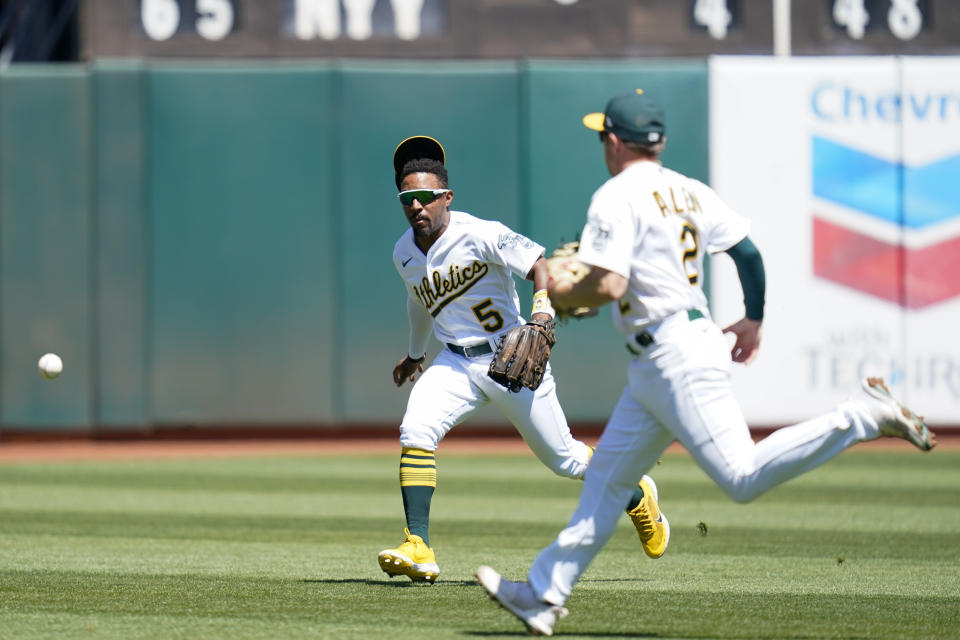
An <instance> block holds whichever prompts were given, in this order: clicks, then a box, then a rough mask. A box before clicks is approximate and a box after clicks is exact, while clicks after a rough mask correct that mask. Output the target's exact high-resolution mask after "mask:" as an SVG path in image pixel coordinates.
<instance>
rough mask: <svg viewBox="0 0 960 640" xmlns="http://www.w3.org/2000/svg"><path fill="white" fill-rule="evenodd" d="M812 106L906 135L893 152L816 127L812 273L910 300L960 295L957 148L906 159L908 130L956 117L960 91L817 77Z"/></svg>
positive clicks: (836, 120)
mask: <svg viewBox="0 0 960 640" xmlns="http://www.w3.org/2000/svg"><path fill="white" fill-rule="evenodd" d="M812 107H813V111H814V114H815V115H817V116H818V117H819V118H820V119H821V120H822V121H824V122H828V123H830V124H843V122H844V121H849V122H856V121H863V120H865V119H872V120H873V122H874V123H877V124H881V125H883V124H889V125H890V127H889V128H888V129H887V131H890V132H891V134H893V133H896V132H897V131H899V132H900V135H901V136H902V137H903V139H904V140H905V142H904V143H901V146H900V147H899V148H896V151H895V152H894V153H893V156H894V158H895V159H893V160H891V159H890V157H889V156H888V157H886V158H885V157H881V156H880V155H878V154H876V153H868V152H866V151H863V150H862V149H858V148H855V147H854V146H852V145H851V143H850V136H849V135H848V136H846V138H845V142H844V143H841V142H839V141H837V140H836V139H831V138H828V137H825V136H822V135H816V134H815V135H813V140H812V156H811V157H812V165H813V166H812V189H813V195H814V197H815V201H814V202H815V205H814V206H815V207H816V209H815V212H814V215H813V252H814V255H813V263H814V273H815V275H816V276H817V277H820V278H824V279H826V280H831V281H833V282H835V283H838V284H841V285H844V286H846V287H850V288H852V289H856V290H859V291H862V292H864V293H867V294H870V295H872V296H875V297H878V298H882V299H884V300H887V301H889V302H892V303H894V304H897V305H900V306H901V307H906V308H910V309H920V308H923V307H927V306H929V305H933V304H937V303H940V302H943V301H945V300H949V299H951V298H955V297H957V296H960V278H958V277H956V274H957V273H958V271H960V149H957V150H956V151H954V152H952V153H949V152H948V153H946V154H942V153H941V154H940V155H939V157H935V158H934V159H927V160H926V161H924V162H914V163H908V162H905V161H904V160H903V158H904V157H905V155H906V154H905V153H904V148H905V147H906V145H907V144H910V143H911V140H910V139H909V137H908V136H907V135H906V132H908V131H910V130H916V128H917V127H923V126H925V125H926V126H932V125H938V126H944V124H945V123H946V124H948V125H949V124H950V123H951V121H952V122H960V96H958V95H953V94H942V95H941V94H938V93H935V92H914V93H904V94H900V93H896V92H876V93H873V94H869V93H867V92H865V91H861V90H857V89H855V88H853V87H849V86H843V85H838V84H823V85H821V86H819V87H817V89H816V90H815V91H814V94H813V96H812ZM903 120H907V121H908V123H909V125H910V126H909V127H905V126H904V122H903ZM954 130H960V127H958V128H957V129H954ZM891 139H895V138H891ZM957 146H958V147H960V139H958V140H957ZM913 148H914V149H915V150H916V148H917V144H916V143H914V147H913ZM920 150H921V151H922V149H920ZM921 155H922V154H921Z"/></svg>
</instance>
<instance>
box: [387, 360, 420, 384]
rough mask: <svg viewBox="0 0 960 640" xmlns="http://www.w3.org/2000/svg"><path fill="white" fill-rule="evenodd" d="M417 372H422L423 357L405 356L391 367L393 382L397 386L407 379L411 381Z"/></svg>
mask: <svg viewBox="0 0 960 640" xmlns="http://www.w3.org/2000/svg"><path fill="white" fill-rule="evenodd" d="M418 372H419V373H423V358H420V359H419V360H414V359H413V358H411V357H410V356H406V357H405V358H404V359H403V360H401V361H400V362H398V363H397V364H396V366H395V367H394V368H393V383H394V384H395V385H397V386H398V387H399V386H401V385H402V384H403V383H404V382H406V381H407V380H409V381H410V382H413V379H414V377H415V376H416V374H417V373H418Z"/></svg>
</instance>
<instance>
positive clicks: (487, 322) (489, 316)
mask: <svg viewBox="0 0 960 640" xmlns="http://www.w3.org/2000/svg"><path fill="white" fill-rule="evenodd" d="M492 304H493V300H491V299H490V298H487V299H486V300H484V301H483V302H481V303H479V304H475V305H473V306H472V307H470V308H471V309H473V315H475V316H477V320H479V321H480V326H481V327H483V329H484V331H486V332H487V333H496V332H497V331H499V330H500V329H501V328H503V316H502V315H500V312H499V311H497V310H496V309H489V310H487V307H489V306H491V305H492Z"/></svg>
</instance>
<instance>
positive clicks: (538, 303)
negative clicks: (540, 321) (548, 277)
mask: <svg viewBox="0 0 960 640" xmlns="http://www.w3.org/2000/svg"><path fill="white" fill-rule="evenodd" d="M533 313H545V314H547V315H548V316H550V317H551V318H552V317H554V316H555V315H556V312H555V311H554V310H553V305H551V304H550V296H549V295H547V290H546V289H540V290H539V291H537V292H536V293H534V294H533ZM531 315H533V314H531Z"/></svg>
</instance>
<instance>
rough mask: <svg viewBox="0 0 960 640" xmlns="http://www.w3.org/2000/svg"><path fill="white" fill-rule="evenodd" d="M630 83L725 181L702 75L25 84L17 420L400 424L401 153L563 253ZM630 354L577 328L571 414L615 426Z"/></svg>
mask: <svg viewBox="0 0 960 640" xmlns="http://www.w3.org/2000/svg"><path fill="white" fill-rule="evenodd" d="M634 87H643V88H645V89H646V90H647V91H648V92H650V93H652V94H654V95H656V96H657V97H658V98H660V99H661V100H662V101H663V102H664V103H665V104H666V107H667V111H668V115H669V122H668V127H669V137H670V141H671V142H670V146H669V149H668V151H667V153H666V154H665V157H664V161H665V163H666V164H667V165H668V166H671V167H674V168H677V169H679V170H681V171H684V172H686V173H688V174H690V175H693V176H695V177H699V178H702V179H706V177H707V167H708V157H707V144H708V140H707V75H706V63H705V61H658V62H655V63H641V62H623V61H616V62H590V63H584V62H573V61H571V62H553V61H551V62H540V61H527V62H485V63H473V62H471V63H465V62H462V63H454V62H389V63H388V62H376V63H375V62H336V63H318V62H297V63H274V62H271V63H266V62H264V63H245V64H223V63H219V64H214V63H202V64H201V63H186V62H181V63H169V64H168V63H163V64H158V63H140V62H99V63H96V64H93V65H90V66H66V65H59V66H50V67H45V66H17V65H14V66H12V67H8V68H7V70H5V71H2V72H0V428H2V429H6V430H17V431H53V430H55V431H65V430H66V431H75V432H98V433H99V432H108V431H115V430H123V431H128V430H131V429H133V430H143V431H148V430H151V429H154V428H156V427H164V426H170V425H198V426H220V425H228V426H233V427H235V426H245V425H249V426H257V427H261V426H269V425H277V426H288V425H311V426H312V425H332V426H344V425H351V424H357V425H359V424H384V425H389V424H396V423H398V421H399V419H400V417H401V416H402V413H403V410H404V406H405V404H406V398H407V388H404V389H399V390H398V389H396V388H395V387H394V386H393V384H392V382H391V378H390V372H391V370H392V368H393V365H394V363H395V362H396V361H397V360H398V359H399V358H400V357H402V356H403V354H404V353H405V350H406V345H407V338H406V334H407V330H406V317H405V311H404V301H405V295H406V294H405V292H404V289H403V287H402V285H401V283H400V280H399V278H398V277H397V275H396V273H395V271H394V269H393V264H392V259H391V255H392V248H393V244H394V242H395V241H396V239H397V237H398V236H399V235H400V234H401V233H402V232H403V231H404V230H405V228H406V223H405V221H404V219H403V217H402V215H401V211H400V207H399V205H398V204H397V201H396V198H395V195H394V194H395V192H396V189H395V186H394V184H393V172H392V165H391V156H392V153H393V149H394V147H395V146H396V144H397V143H398V142H399V141H400V140H401V139H403V138H404V137H406V136H409V135H415V134H429V135H433V136H435V137H437V138H438V139H439V140H441V142H443V144H444V145H445V147H446V150H447V154H448V163H447V164H448V169H449V171H450V177H451V186H452V188H453V189H454V190H455V193H456V196H455V200H454V205H455V208H457V209H460V210H464V211H468V212H470V213H473V214H474V215H477V216H480V217H483V218H495V219H499V220H501V221H503V222H504V223H506V224H507V225H509V226H512V227H514V228H515V229H517V230H519V231H521V232H524V233H526V234H528V235H530V236H531V237H532V238H534V239H535V240H537V241H539V242H541V243H542V244H545V245H547V246H552V245H554V244H555V243H557V242H559V241H560V240H561V239H568V240H569V239H572V238H573V237H574V236H575V235H576V234H577V232H578V230H579V228H580V226H581V225H582V222H583V218H584V211H585V208H586V205H587V203H588V200H589V197H590V194H591V193H592V191H593V190H594V189H595V188H596V187H597V186H598V185H599V184H600V183H601V182H602V181H603V180H604V179H605V178H606V177H607V176H606V170H605V168H604V164H603V160H602V156H601V152H600V147H599V144H598V142H597V139H596V136H595V135H594V134H593V133H591V132H589V131H587V130H586V129H584V128H583V127H582V126H581V125H580V118H581V116H582V115H583V114H584V113H587V112H589V111H595V110H602V108H603V106H604V104H605V102H606V100H607V98H608V97H610V96H611V95H613V94H614V93H618V92H621V91H626V90H631V89H633V88H634ZM529 293H530V287H529V286H528V285H527V284H526V283H522V284H521V297H522V299H524V300H527V299H529ZM524 304H525V305H526V303H524ZM438 348H439V346H438V345H436V344H434V345H433V346H432V347H431V353H436V351H437V349H438ZM46 351H54V352H57V353H59V354H61V355H62V356H63V359H64V363H65V371H64V373H63V375H61V376H60V377H59V378H58V379H56V380H54V381H45V380H43V379H42V378H41V377H40V376H39V375H38V374H37V370H36V360H37V359H38V358H39V357H40V355H41V354H43V353H44V352H46ZM625 357H626V353H625V351H624V349H623V346H622V344H621V343H620V341H619V340H618V339H617V338H616V336H615V335H614V333H613V331H612V330H611V327H610V324H609V315H608V314H607V313H605V314H601V317H600V318H597V319H594V320H591V321H587V322H582V323H577V324H571V325H569V326H566V327H563V328H562V329H561V330H560V342H559V344H558V347H557V348H556V350H555V351H554V356H553V357H552V361H553V368H554V375H555V377H556V378H557V381H558V385H559V392H560V399H561V402H562V403H563V404H564V406H565V408H566V410H567V412H568V416H569V417H570V419H571V420H573V421H589V422H597V421H602V420H603V419H604V418H605V417H606V415H607V414H608V413H609V411H610V409H611V408H612V406H613V404H614V402H615V401H616V398H617V396H618V395H619V393H620V390H621V388H622V385H623V382H624V359H625ZM478 421H479V422H484V423H494V422H502V418H500V417H499V416H498V415H497V414H496V413H494V412H492V411H489V412H488V411H486V410H485V411H483V412H481V415H480V416H478Z"/></svg>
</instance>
